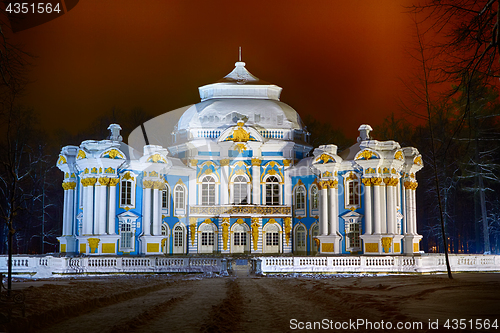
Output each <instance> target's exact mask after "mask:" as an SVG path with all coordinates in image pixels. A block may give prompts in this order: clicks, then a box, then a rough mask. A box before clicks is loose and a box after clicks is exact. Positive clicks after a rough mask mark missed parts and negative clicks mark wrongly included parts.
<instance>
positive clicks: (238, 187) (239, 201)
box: [233, 176, 249, 205]
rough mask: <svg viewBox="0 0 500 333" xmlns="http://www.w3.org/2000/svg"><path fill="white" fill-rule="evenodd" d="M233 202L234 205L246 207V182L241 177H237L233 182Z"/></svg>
mask: <svg viewBox="0 0 500 333" xmlns="http://www.w3.org/2000/svg"><path fill="white" fill-rule="evenodd" d="M233 188H234V194H233V198H234V199H233V200H234V203H235V204H236V205H246V204H248V203H249V200H248V182H247V179H246V178H245V177H243V176H237V177H236V178H235V179H234V182H233Z"/></svg>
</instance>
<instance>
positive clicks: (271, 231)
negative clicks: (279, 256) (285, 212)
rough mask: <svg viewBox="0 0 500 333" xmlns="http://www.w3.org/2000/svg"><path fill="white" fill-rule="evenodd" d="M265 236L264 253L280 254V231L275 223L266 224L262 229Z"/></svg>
mask: <svg viewBox="0 0 500 333" xmlns="http://www.w3.org/2000/svg"><path fill="white" fill-rule="evenodd" d="M264 233H265V235H266V239H265V248H264V252H267V253H279V252H280V229H279V227H278V225H277V224H276V223H267V224H266V225H265V227H264Z"/></svg>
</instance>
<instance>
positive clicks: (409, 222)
mask: <svg viewBox="0 0 500 333" xmlns="http://www.w3.org/2000/svg"><path fill="white" fill-rule="evenodd" d="M405 197H406V214H405V215H406V233H407V234H409V235H413V221H412V219H413V217H412V216H413V213H412V202H411V201H412V195H411V190H410V189H409V188H405Z"/></svg>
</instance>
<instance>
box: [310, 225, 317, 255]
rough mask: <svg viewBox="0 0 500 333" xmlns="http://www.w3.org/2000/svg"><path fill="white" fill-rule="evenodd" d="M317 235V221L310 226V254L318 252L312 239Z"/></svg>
mask: <svg viewBox="0 0 500 333" xmlns="http://www.w3.org/2000/svg"><path fill="white" fill-rule="evenodd" d="M318 235H319V226H318V223H314V224H313V226H312V228H311V241H310V244H311V254H316V253H317V252H318V246H317V244H316V242H315V241H314V238H315V237H316V236H318Z"/></svg>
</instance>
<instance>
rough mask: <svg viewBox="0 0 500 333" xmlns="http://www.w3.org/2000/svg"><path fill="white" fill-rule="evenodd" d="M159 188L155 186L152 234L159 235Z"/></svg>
mask: <svg viewBox="0 0 500 333" xmlns="http://www.w3.org/2000/svg"><path fill="white" fill-rule="evenodd" d="M158 192H159V190H158V189H157V188H153V230H152V233H151V234H152V235H154V236H159V235H161V231H160V209H159V208H160V205H159V203H160V201H159V198H160V197H159V195H158Z"/></svg>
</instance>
